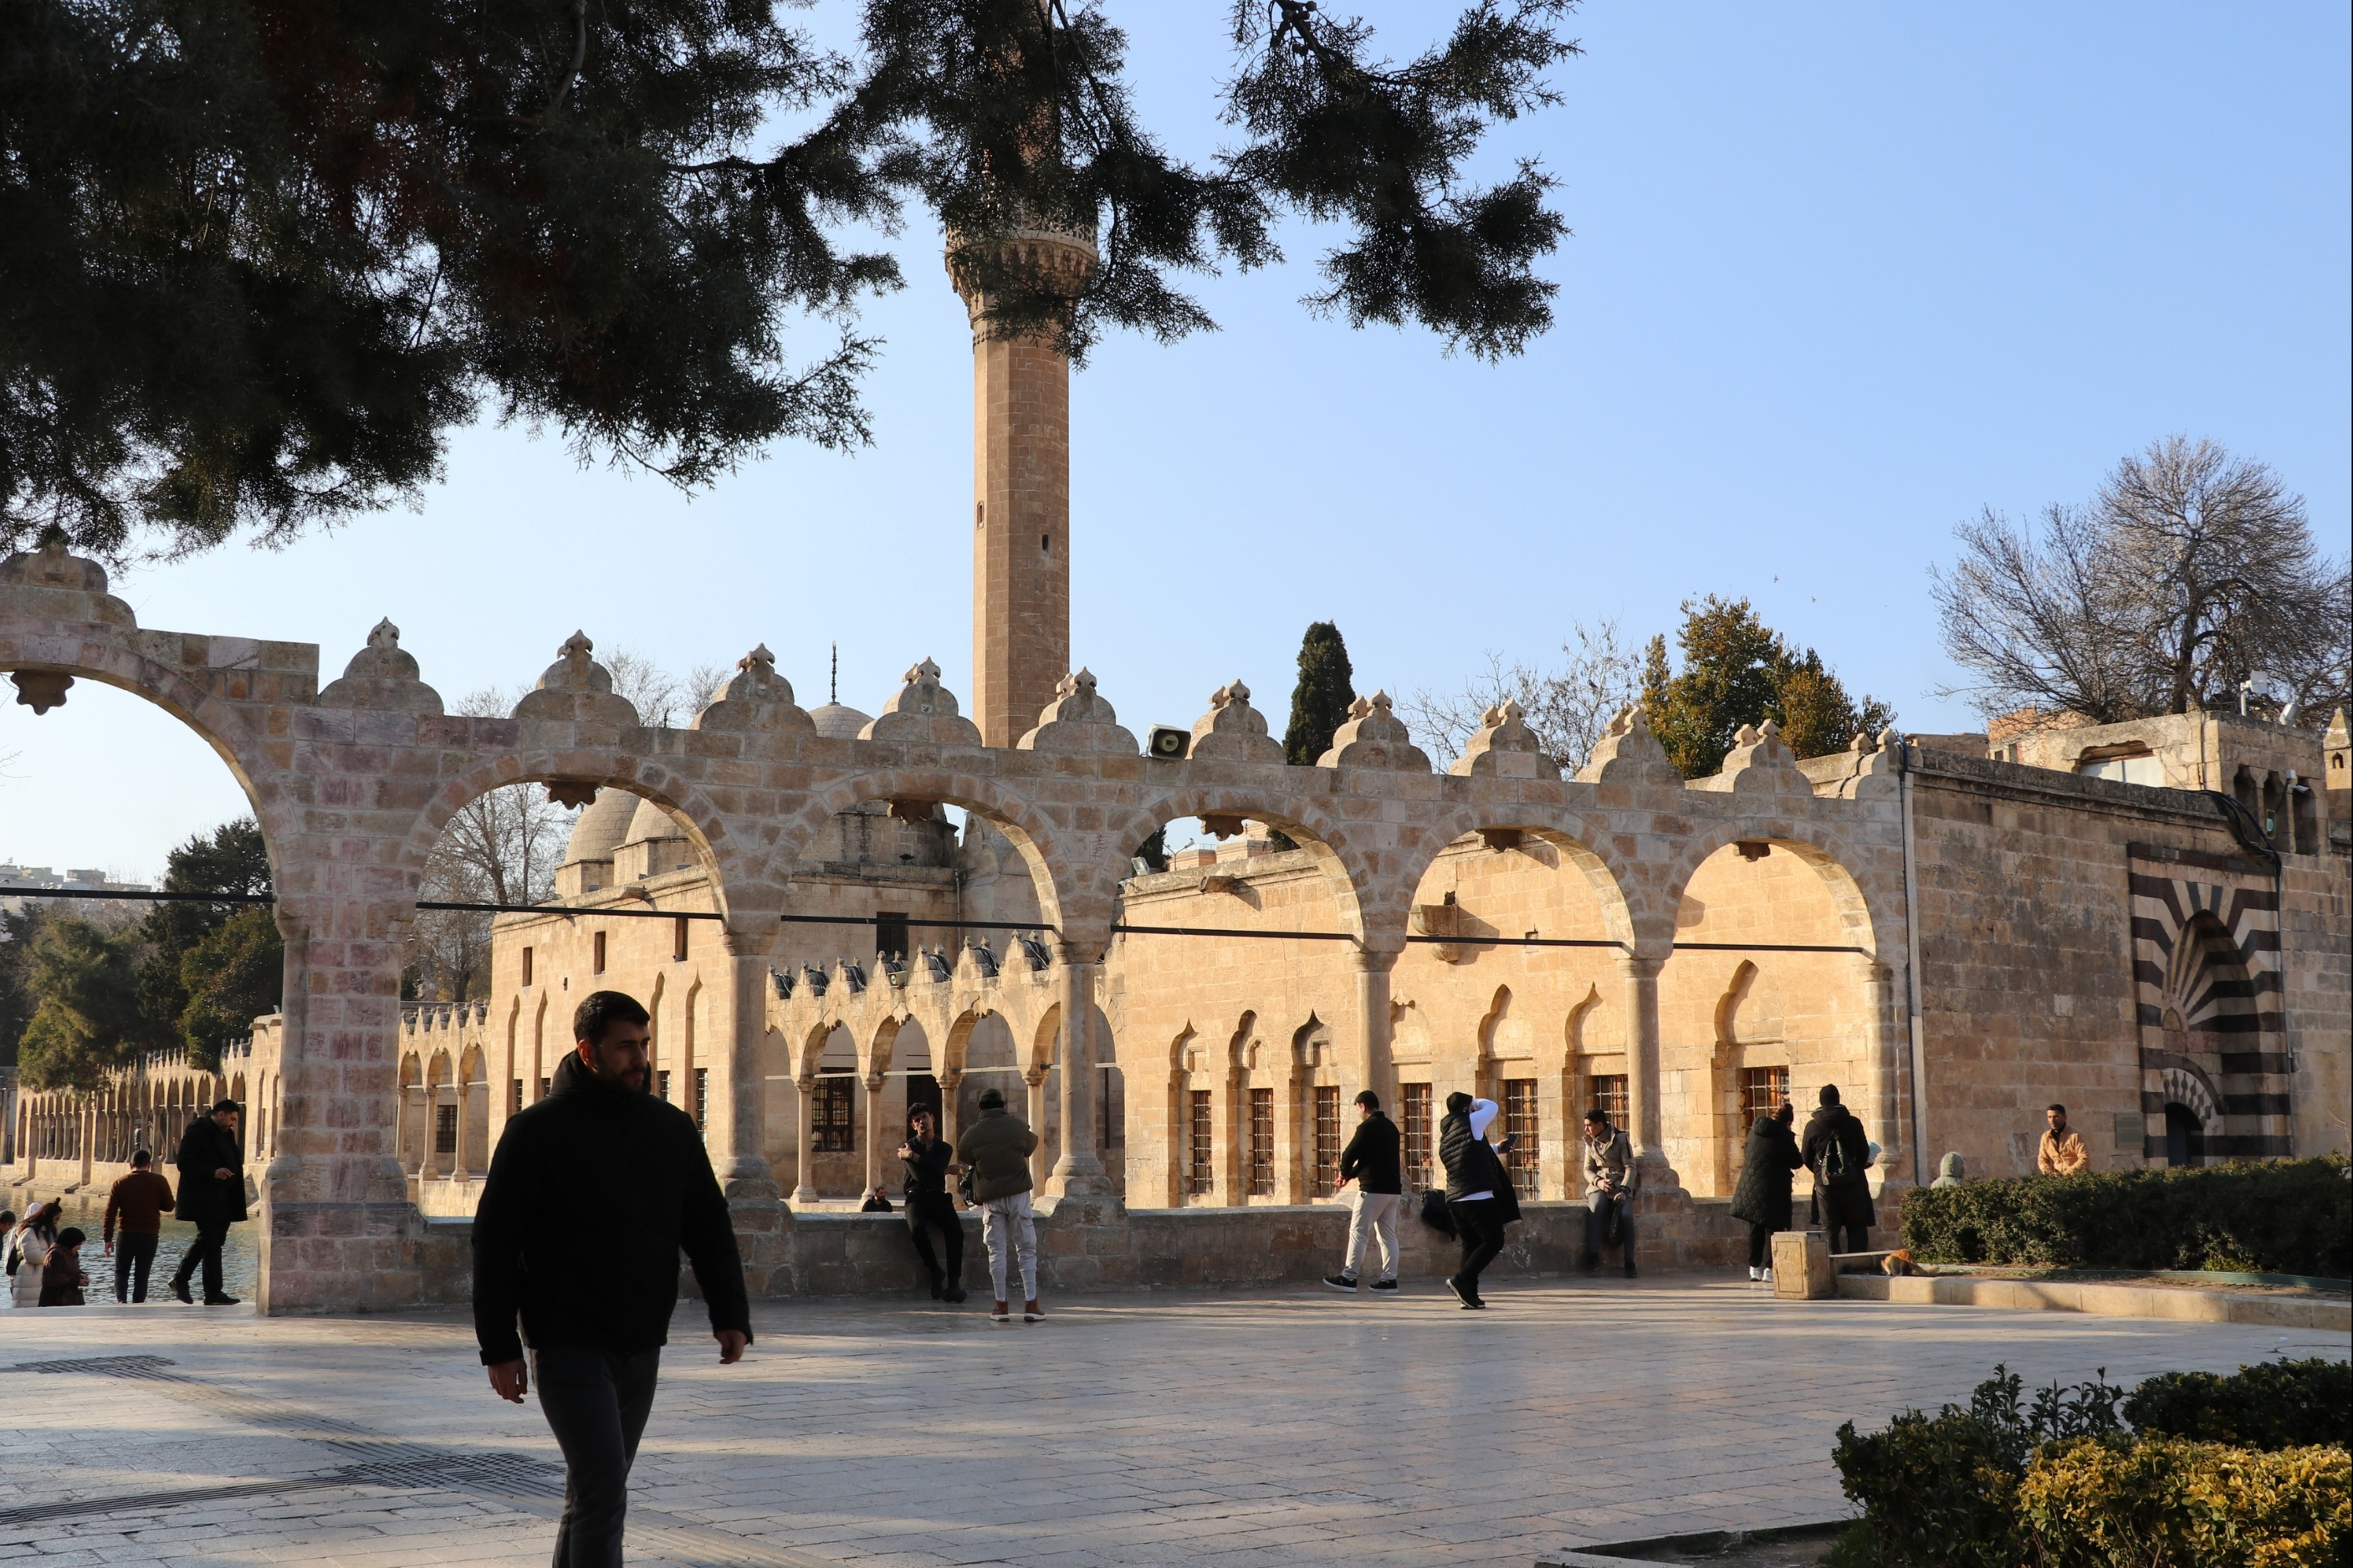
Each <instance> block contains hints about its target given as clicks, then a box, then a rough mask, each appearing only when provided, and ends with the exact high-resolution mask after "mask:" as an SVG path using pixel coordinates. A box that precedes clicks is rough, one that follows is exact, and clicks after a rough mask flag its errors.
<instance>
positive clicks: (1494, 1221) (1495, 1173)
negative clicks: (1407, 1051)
mask: <svg viewBox="0 0 2353 1568" xmlns="http://www.w3.org/2000/svg"><path fill="white" fill-rule="evenodd" d="M1494 1121H1495V1102H1494V1101H1493V1100H1473V1099H1472V1097H1471V1096H1469V1095H1467V1094H1459V1093H1458V1094H1450V1095H1448V1096H1447V1097H1446V1115H1445V1116H1444V1117H1443V1118H1441V1119H1440V1121H1439V1123H1438V1158H1439V1162H1440V1163H1441V1164H1443V1165H1444V1166H1445V1167H1446V1212H1447V1215H1449V1217H1451V1219H1452V1220H1453V1221H1454V1234H1455V1236H1456V1237H1457V1238H1458V1239H1459V1240H1460V1241H1461V1244H1462V1265H1461V1269H1460V1270H1459V1271H1457V1272H1456V1273H1454V1274H1453V1275H1451V1276H1450V1277H1449V1278H1448V1279H1447V1281H1446V1288H1447V1289H1449V1290H1451V1291H1453V1292H1454V1295H1455V1299H1456V1300H1459V1301H1461V1303H1462V1305H1463V1307H1464V1308H1465V1309H1466V1310H1479V1309H1482V1308H1484V1307H1485V1306H1486V1305H1487V1303H1486V1300H1485V1299H1484V1298H1482V1296H1481V1295H1480V1294H1479V1276H1480V1274H1481V1273H1482V1271H1483V1270H1484V1269H1485V1268H1486V1267H1487V1265H1489V1264H1490V1263H1493V1262H1494V1261H1495V1258H1496V1255H1497V1254H1499V1253H1501V1252H1502V1251H1503V1250H1504V1226H1507V1225H1509V1224H1511V1223H1512V1222H1513V1221H1514V1220H1516V1219H1518V1218H1519V1217H1520V1203H1519V1196H1518V1194H1516V1193H1514V1191H1513V1189H1512V1179H1511V1177H1510V1175H1509V1174H1507V1173H1505V1172H1504V1162H1503V1161H1502V1159H1500V1158H1499V1157H1498V1156H1497V1154H1496V1152H1495V1147H1494V1145H1493V1144H1492V1143H1490V1142H1487V1129H1488V1128H1489V1127H1490V1126H1492V1125H1493V1123H1494Z"/></svg>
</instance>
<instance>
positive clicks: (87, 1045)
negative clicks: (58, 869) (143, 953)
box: [16, 915, 142, 1089]
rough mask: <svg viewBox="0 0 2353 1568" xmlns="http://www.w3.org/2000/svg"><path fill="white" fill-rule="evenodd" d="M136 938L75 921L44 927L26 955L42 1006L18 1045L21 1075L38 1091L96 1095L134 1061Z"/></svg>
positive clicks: (54, 919) (55, 918)
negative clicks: (113, 1072)
mask: <svg viewBox="0 0 2353 1568" xmlns="http://www.w3.org/2000/svg"><path fill="white" fill-rule="evenodd" d="M138 945H139V944H138V937H137V935H136V933H135V932H132V931H108V930H106V929H105V928H104V927H102V926H99V925H96V924H93V923H92V922H90V921H86V920H80V919H77V918H75V917H73V916H70V915H51V916H49V917H48V918H47V919H46V920H44V921H41V922H40V929H39V931H38V932H37V935H35V937H34V938H33V941H32V943H31V947H30V951H29V953H28V955H27V956H28V965H27V967H28V972H29V980H30V989H31V992H32V994H33V995H34V996H36V997H37V998H38V1004H37V1006H36V1007H35V1009H34V1011H33V1016H32V1018H31V1020H30V1021H29V1022H27V1023H26V1026H25V1031H24V1036H23V1037H22V1039H21V1040H20V1041H19V1042H18V1048H17V1058H16V1063H17V1069H18V1071H19V1072H21V1073H22V1074H23V1076H24V1079H25V1082H26V1084H28V1085H30V1086H31V1087H32V1088H34V1089H96V1088H97V1087H98V1086H99V1085H100V1084H101V1083H102V1082H104V1081H105V1079H106V1075H107V1073H108V1072H109V1071H111V1069H113V1068H117V1067H120V1066H121V1065H122V1064H123V1063H124V1062H125V1061H127V1060H129V1059H130V1058H132V1056H134V1055H135V1054H137V1052H138V1051H139V1049H140V1047H141V1046H142V1040H141V1038H140V1018H139V1004H138V994H137V987H136V984H135V981H136V978H137V969H136V962H137V953H138Z"/></svg>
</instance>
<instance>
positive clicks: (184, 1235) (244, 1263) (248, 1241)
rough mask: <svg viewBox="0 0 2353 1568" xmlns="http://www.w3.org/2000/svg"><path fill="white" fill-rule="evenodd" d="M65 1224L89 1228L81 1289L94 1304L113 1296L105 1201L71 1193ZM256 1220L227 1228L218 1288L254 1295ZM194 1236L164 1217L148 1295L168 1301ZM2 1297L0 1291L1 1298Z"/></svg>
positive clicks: (199, 1283)
mask: <svg viewBox="0 0 2353 1568" xmlns="http://www.w3.org/2000/svg"><path fill="white" fill-rule="evenodd" d="M65 1205H66V1208H65V1219H64V1221H63V1223H64V1224H66V1225H75V1226H80V1227H81V1228H82V1229H83V1230H85V1231H87V1232H89V1233H90V1239H89V1240H88V1241H85V1242H83V1243H82V1247H81V1271H82V1272H83V1273H85V1274H87V1275H89V1276H90V1286H89V1289H86V1290H85V1291H84V1292H83V1294H84V1295H85V1296H86V1297H87V1298H88V1299H89V1300H90V1301H91V1302H93V1303H95V1302H99V1301H111V1300H114V1259H113V1258H110V1257H108V1256H107V1253H106V1247H105V1246H104V1245H103V1244H102V1243H101V1242H100V1240H99V1238H98V1233H99V1226H100V1223H101V1222H102V1221H103V1220H104V1219H105V1217H106V1200H105V1199H104V1198H102V1197H101V1198H99V1199H97V1200H95V1201H93V1202H90V1203H84V1204H77V1203H76V1201H75V1199H74V1198H71V1197H69V1198H67V1199H66V1200H65ZM195 1239H196V1227H195V1226H192V1225H190V1224H188V1223H187V1222H186V1221H185V1220H177V1219H174V1218H172V1217H171V1216H170V1215H164V1228H163V1230H162V1232H161V1234H160V1235H159V1237H157V1240H156V1244H155V1267H154V1268H153V1270H152V1271H150V1272H149V1274H148V1276H147V1299H148V1300H150V1301H169V1300H171V1299H172V1275H173V1272H174V1270H175V1269H177V1268H179V1267H180V1258H181V1257H182V1256H183V1255H185V1253H186V1251H187V1250H188V1244H189V1243H191V1242H193V1241H195ZM260 1272H261V1241H260V1237H259V1222H258V1221H255V1220H247V1221H246V1222H245V1223H243V1224H242V1225H233V1226H229V1227H228V1240H227V1243H226V1244H225V1245H224V1246H223V1247H221V1288H222V1289H225V1290H227V1292H228V1293H229V1294H230V1295H232V1296H235V1297H237V1298H238V1299H240V1300H247V1301H250V1300H253V1290H254V1283H255V1281H256V1280H257V1279H259V1277H260ZM204 1288H205V1287H204V1277H203V1275H201V1274H199V1275H198V1276H197V1277H196V1279H195V1283H194V1284H193V1285H192V1286H191V1287H190V1288H189V1293H190V1294H192V1295H195V1296H199V1297H201V1296H202V1295H203V1294H204ZM5 1300H7V1298H6V1297H5V1294H0V1302H5Z"/></svg>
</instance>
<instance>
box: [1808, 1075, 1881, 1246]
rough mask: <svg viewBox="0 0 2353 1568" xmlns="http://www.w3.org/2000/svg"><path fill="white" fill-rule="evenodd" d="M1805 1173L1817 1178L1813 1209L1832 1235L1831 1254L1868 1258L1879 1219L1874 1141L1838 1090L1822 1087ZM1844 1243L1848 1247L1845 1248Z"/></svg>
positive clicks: (1810, 1129) (1810, 1123) (1832, 1086)
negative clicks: (1869, 1176) (1872, 1178)
mask: <svg viewBox="0 0 2353 1568" xmlns="http://www.w3.org/2000/svg"><path fill="white" fill-rule="evenodd" d="M1802 1147H1803V1151H1804V1153H1805V1157H1806V1168H1807V1169H1808V1170H1810V1171H1811V1172H1812V1173H1814V1208H1815V1212H1816V1214H1817V1215H1819V1216H1820V1220H1821V1224H1822V1228H1823V1229H1825V1230H1827V1231H1829V1232H1830V1240H1831V1251H1832V1252H1833V1253H1837V1252H1868V1251H1870V1250H1871V1226H1872V1224H1873V1221H1874V1220H1875V1219H1876V1218H1877V1215H1875V1214H1874V1213H1873V1209H1872V1205H1871V1185H1870V1183H1869V1182H1868V1181H1867V1180H1866V1179H1865V1175H1864V1173H1865V1172H1867V1171H1868V1170H1870V1168H1871V1140H1870V1139H1868V1138H1866V1137H1864V1136H1863V1132H1862V1122H1860V1121H1856V1120H1855V1118H1854V1116H1853V1114H1852V1112H1850V1111H1849V1110H1847V1108H1846V1107H1845V1106H1843V1105H1841V1104H1840V1103H1839V1091H1838V1086H1837V1085H1836V1084H1831V1083H1826V1084H1824V1085H1822V1092H1821V1105H1820V1108H1819V1109H1817V1110H1815V1112H1814V1114H1813V1119H1812V1120H1811V1121H1808V1122H1807V1123H1806V1138H1805V1142H1804V1144H1803V1145H1802ZM1841 1238H1843V1239H1844V1241H1845V1245H1844V1246H1841V1245H1840V1242H1841Z"/></svg>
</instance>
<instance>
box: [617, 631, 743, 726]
mask: <svg viewBox="0 0 2353 1568" xmlns="http://www.w3.org/2000/svg"><path fill="white" fill-rule="evenodd" d="M601 662H602V663H603V664H604V666H605V668H607V670H609V671H610V672H611V673H612V677H613V690H614V692H615V694H616V695H617V696H621V697H626V698H628V700H629V706H631V707H632V708H635V709H636V710H638V721H640V722H642V723H644V724H646V725H648V726H649V727H651V728H653V729H657V730H674V729H676V728H678V727H679V725H680V724H681V723H684V722H686V721H689V720H691V719H692V718H693V717H694V716H695V715H696V714H698V713H700V712H702V710H704V709H705V708H707V707H709V706H710V705H711V700H712V698H713V697H715V696H717V695H718V693H719V689H720V688H721V687H722V686H723V685H725V684H726V682H727V678H728V677H729V676H731V675H733V673H734V670H733V668H731V667H726V666H722V665H715V664H698V665H696V666H695V667H694V668H692V669H691V670H689V671H688V672H687V674H686V676H685V677H684V679H681V678H680V677H678V676H675V675H672V674H670V671H668V670H666V669H664V668H661V666H659V665H658V664H656V663H655V662H654V661H653V660H652V659H650V658H647V657H646V656H645V655H644V654H641V653H638V651H636V650H635V649H634V648H626V647H623V648H615V649H614V650H613V651H612V652H611V653H610V654H609V655H607V656H606V658H604V659H603V660H602V661H601Z"/></svg>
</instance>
